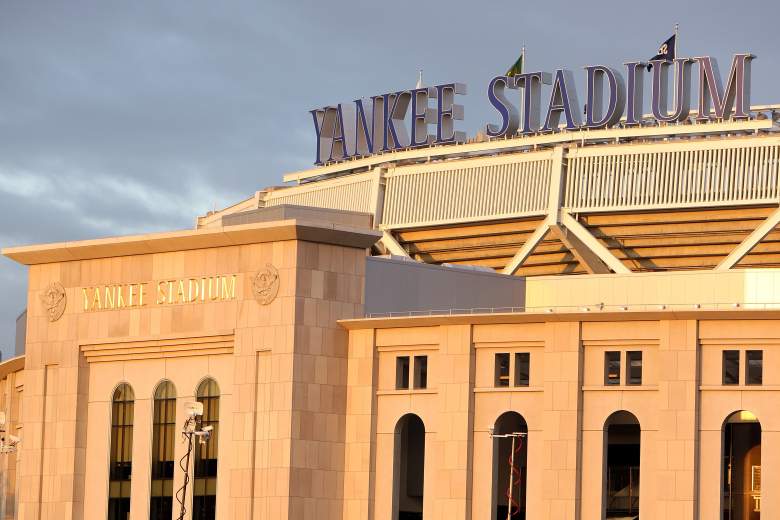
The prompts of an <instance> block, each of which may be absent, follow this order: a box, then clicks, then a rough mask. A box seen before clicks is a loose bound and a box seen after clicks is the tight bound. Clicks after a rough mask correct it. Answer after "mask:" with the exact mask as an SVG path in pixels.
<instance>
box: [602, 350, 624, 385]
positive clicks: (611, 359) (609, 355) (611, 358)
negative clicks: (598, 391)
mask: <svg viewBox="0 0 780 520" xmlns="http://www.w3.org/2000/svg"><path fill="white" fill-rule="evenodd" d="M615 357H616V359H615ZM621 358H622V353H621V351H619V350H607V351H605V352H604V386H620V384H621V381H620V378H621V374H620V372H621V367H620V365H621ZM612 363H617V367H616V370H615V371H614V373H615V375H616V377H615V378H612V379H610V374H611V373H612V371H611V370H610V366H611V365H612Z"/></svg>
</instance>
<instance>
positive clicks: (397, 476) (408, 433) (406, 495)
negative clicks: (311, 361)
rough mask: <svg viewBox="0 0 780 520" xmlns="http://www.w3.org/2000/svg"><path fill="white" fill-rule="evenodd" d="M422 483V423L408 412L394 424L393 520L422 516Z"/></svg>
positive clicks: (419, 519)
mask: <svg viewBox="0 0 780 520" xmlns="http://www.w3.org/2000/svg"><path fill="white" fill-rule="evenodd" d="M424 487H425V425H424V424H423V422H422V419H420V418H419V417H418V416H416V415H414V414H411V413H410V414H407V415H404V416H403V417H401V419H400V420H399V421H398V424H396V426H395V460H394V461H393V488H394V489H393V511H394V513H393V520H421V519H422V517H423V516H422V515H423V489H424Z"/></svg>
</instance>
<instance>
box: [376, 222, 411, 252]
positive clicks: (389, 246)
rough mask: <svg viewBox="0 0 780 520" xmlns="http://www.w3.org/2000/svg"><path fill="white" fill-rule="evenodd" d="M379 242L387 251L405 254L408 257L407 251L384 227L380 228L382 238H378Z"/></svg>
mask: <svg viewBox="0 0 780 520" xmlns="http://www.w3.org/2000/svg"><path fill="white" fill-rule="evenodd" d="M379 243H380V244H382V245H383V246H384V248H385V249H386V250H387V252H388V253H390V254H391V255H396V256H405V257H406V258H410V256H409V253H408V252H407V251H406V249H404V248H403V247H401V244H399V243H398V241H397V240H396V239H395V237H394V236H393V234H392V233H391V232H389V231H387V230H386V229H383V230H382V238H380V239H379Z"/></svg>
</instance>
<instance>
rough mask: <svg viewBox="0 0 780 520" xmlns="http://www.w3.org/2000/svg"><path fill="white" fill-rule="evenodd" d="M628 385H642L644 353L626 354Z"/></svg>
mask: <svg viewBox="0 0 780 520" xmlns="http://www.w3.org/2000/svg"><path fill="white" fill-rule="evenodd" d="M626 384H629V385H641V384H642V352H641V351H639V350H637V351H633V352H626Z"/></svg>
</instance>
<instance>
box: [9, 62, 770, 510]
mask: <svg viewBox="0 0 780 520" xmlns="http://www.w3.org/2000/svg"><path fill="white" fill-rule="evenodd" d="M659 68H660V67H659ZM457 90H458V89H457V88H454V89H453V90H452V93H451V94H452V95H454V94H455V93H457ZM438 95H439V98H438V99H441V92H439V93H438ZM726 97H728V96H726ZM737 103H738V101H737ZM439 108H440V110H441V104H439ZM777 108H778V107H774V106H753V107H750V109H749V110H748V111H746V113H745V114H743V116H744V117H728V115H729V114H728V113H726V114H722V113H721V114H720V115H721V116H726V117H720V118H718V117H713V118H709V117H708V118H702V117H696V115H695V114H694V115H693V116H691V115H689V114H688V113H687V112H686V113H685V114H680V115H679V117H678V118H677V119H678V120H675V121H673V122H663V121H660V122H659V121H658V120H657V119H656V120H653V121H644V122H641V123H638V124H635V125H628V124H620V123H617V124H615V125H614V126H609V125H606V124H605V125H603V126H605V127H603V128H576V129H562V130H561V131H556V132H544V131H541V132H532V133H530V134H529V135H506V136H504V137H496V138H488V137H482V138H477V139H474V140H472V141H470V142H460V143H451V144H442V145H436V144H435V143H433V142H431V143H428V144H426V146H421V147H402V148H400V149H394V150H390V151H387V152H386V153H378V154H373V155H365V156H361V157H358V156H355V157H352V158H351V159H349V160H341V161H334V162H326V163H325V164H322V165H318V166H316V167H315V168H313V169H311V170H307V171H303V172H297V173H292V174H289V175H287V176H286V177H285V180H286V181H290V182H295V183H297V184H296V185H294V186H289V187H281V188H275V189H266V190H262V191H258V192H257V193H255V194H254V196H252V197H250V198H248V199H246V200H244V201H242V202H239V203H237V204H236V205H234V206H231V207H229V208H226V209H224V210H222V211H217V212H212V213H209V214H207V215H204V216H201V217H198V219H197V224H196V227H195V229H193V230H188V231H175V232H167V233H157V234H147V235H138V236H128V237H116V238H109V239H99V240H87V241H81V242H67V243H58V244H45V245H35V246H25V247H16V248H10V249H5V250H4V251H3V253H4V254H5V255H6V256H7V257H9V258H11V259H13V260H15V261H17V262H19V263H21V264H25V265H28V266H29V281H28V285H29V293H28V301H27V316H26V331H25V332H24V334H25V335H26V339H25V342H24V353H23V354H22V355H20V356H17V357H15V358H13V359H10V360H8V361H5V362H4V363H2V364H0V378H2V382H1V383H0V405H2V409H3V410H4V411H5V412H6V421H5V426H4V429H5V433H4V435H5V436H6V441H5V444H4V449H5V450H6V451H7V453H5V454H3V455H0V457H2V459H0V464H2V470H3V471H2V478H1V480H0V484H1V485H2V499H1V500H0V517H1V518H21V519H30V520H32V519H36V520H37V519H54V518H57V519H67V518H89V519H93V518H94V519H104V518H109V519H111V520H113V519H119V518H122V519H124V518H133V519H141V518H153V519H159V518H165V519H166V520H167V519H170V518H178V514H179V511H180V502H183V503H184V504H185V506H186V511H185V516H184V518H187V519H190V518H192V519H197V520H200V519H212V518H235V519H245V518H268V519H277V518H291V519H304V518H305V519H309V518H318V519H325V520H365V519H372V520H407V519H419V518H426V519H434V518H435V519H445V518H446V519H463V520H465V519H473V520H477V519H501V518H509V519H529V520H536V519H561V520H564V519H565V520H571V519H582V520H591V519H592V520H597V519H602V518H636V517H638V516H641V517H642V518H645V519H654V518H674V519H691V520H693V519H702V520H710V519H713V518H722V519H727V520H748V519H749V520H754V519H758V518H761V516H762V515H763V517H764V518H770V519H771V518H777V517H780V493H778V492H777V491H772V490H777V489H780V413H778V402H780V270H779V269H778V267H780V231H778V230H777V225H778V223H780V135H778V134H777V131H778V123H777V120H778V110H777ZM445 111H446V109H445ZM413 112H414V111H413ZM737 112H738V111H735V115H736V114H737ZM450 115H457V110H452V111H451V114H450ZM564 115H565V114H564ZM314 116H315V126H316V125H322V124H324V122H326V121H327V120H328V119H327V118H328V117H329V116H328V114H327V110H326V111H323V112H320V113H315V114H314ZM318 117H319V119H318ZM507 117H509V115H508V116H507ZM455 119H457V118H455ZM510 119H511V118H510ZM439 121H440V122H441V118H440V119H439ZM385 123H387V121H385ZM518 124H519V123H518ZM509 126H510V127H511V126H512V125H509ZM317 129H318V141H319V140H320V138H321V137H322V135H325V134H322V133H321V132H322V127H321V126H318V127H317ZM453 135H454V134H453ZM339 137H341V138H344V137H345V136H344V135H343V134H342V135H340V136H339V135H338V133H337V134H335V135H334V134H331V135H330V136H329V138H330V143H331V151H330V154H331V157H332V153H333V150H332V145H333V142H334V139H335V140H336V141H338V138H339ZM321 144H322V143H319V142H318V149H317V150H318V157H319V156H320V155H319V154H320V152H321V149H322V147H321ZM343 144H344V143H342V145H343ZM340 146H341V145H340ZM342 152H343V150H342ZM22 330H24V327H22ZM191 402H200V403H202V405H203V414H202V415H200V416H198V417H199V418H198V419H197V428H198V431H199V432H201V433H203V432H209V434H210V436H206V435H204V436H203V439H204V441H205V442H204V443H202V444H201V443H199V442H197V439H196V442H195V444H194V449H193V453H192V454H191V460H190V461H189V466H186V467H188V468H189V470H188V471H187V472H186V473H185V471H183V470H182V469H180V466H179V461H180V460H188V459H186V456H187V452H188V443H187V442H181V441H180V440H181V433H180V432H181V430H182V427H183V424H184V422H185V419H186V417H187V413H188V411H191V410H193V406H192V405H191V404H189V403H191ZM10 435H14V436H15V439H21V441H20V442H19V443H18V444H15V445H13V446H12V445H11V444H12V443H11V442H10ZM206 438H207V439H208V440H206ZM14 442H16V440H14ZM185 474H186V475H189V477H187V478H188V479H189V480H188V482H187V484H188V486H187V487H186V494H185V495H184V496H182V495H181V494H177V493H178V492H179V491H178V490H180V489H182V488H183V487H184V484H185Z"/></svg>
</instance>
